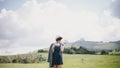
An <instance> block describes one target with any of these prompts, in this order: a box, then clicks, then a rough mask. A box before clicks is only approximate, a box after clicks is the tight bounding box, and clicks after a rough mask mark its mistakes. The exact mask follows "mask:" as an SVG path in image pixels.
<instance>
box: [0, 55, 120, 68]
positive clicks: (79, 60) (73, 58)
mask: <svg viewBox="0 0 120 68" xmlns="http://www.w3.org/2000/svg"><path fill="white" fill-rule="evenodd" d="M43 55H45V56H47V54H43ZM119 58H120V56H111V55H66V54H64V65H63V68H119V67H120V59H119ZM0 68H48V63H47V62H42V63H36V64H0Z"/></svg>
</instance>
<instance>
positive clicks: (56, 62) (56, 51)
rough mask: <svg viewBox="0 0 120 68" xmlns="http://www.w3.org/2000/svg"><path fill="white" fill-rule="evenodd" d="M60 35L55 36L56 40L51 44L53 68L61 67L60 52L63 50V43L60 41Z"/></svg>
mask: <svg viewBox="0 0 120 68" xmlns="http://www.w3.org/2000/svg"><path fill="white" fill-rule="evenodd" d="M61 40H62V37H60V36H59V37H57V38H56V42H55V43H54V44H53V45H52V53H53V54H52V66H53V67H54V68H62V64H63V60H62V52H63V50H64V45H63V43H62V42H61Z"/></svg>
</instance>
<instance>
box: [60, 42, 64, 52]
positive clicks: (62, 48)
mask: <svg viewBox="0 0 120 68" xmlns="http://www.w3.org/2000/svg"><path fill="white" fill-rule="evenodd" d="M63 51H64V44H61V52H63Z"/></svg>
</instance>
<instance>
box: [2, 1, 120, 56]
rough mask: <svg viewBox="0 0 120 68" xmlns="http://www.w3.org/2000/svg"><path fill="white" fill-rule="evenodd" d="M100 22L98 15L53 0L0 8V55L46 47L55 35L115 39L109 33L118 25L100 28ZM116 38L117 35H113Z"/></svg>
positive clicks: (98, 39) (72, 37)
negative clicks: (13, 7) (7, 8)
mask: <svg viewBox="0 0 120 68" xmlns="http://www.w3.org/2000/svg"><path fill="white" fill-rule="evenodd" d="M105 14H106V13H105ZM105 16H106V15H105ZM106 17H107V16H106ZM109 19H110V18H109ZM99 21H100V19H99V16H98V15H97V14H96V13H95V12H90V11H85V10H83V11H72V10H69V9H68V8H67V6H66V5H64V4H61V3H58V2H56V1H54V0H49V1H48V2H46V3H38V2H37V1H36V0H30V1H27V2H26V3H24V4H23V5H22V6H21V7H20V8H18V9H16V10H14V11H12V10H6V9H2V10H1V13H0V26H1V27H0V47H2V48H0V49H1V50H0V54H16V53H25V52H28V51H31V50H35V49H39V48H45V47H48V46H49V45H50V43H51V42H53V41H54V38H55V37H56V35H61V36H63V37H64V39H66V40H68V41H75V40H78V39H80V38H85V39H87V40H93V41H101V40H103V41H104V40H105V41H106V40H108V39H109V40H112V39H114V37H113V38H111V37H110V36H111V32H112V31H114V30H116V29H117V28H115V29H113V30H111V29H110V30H109V28H110V26H109V27H107V28H103V27H101V25H99V24H100V23H99ZM111 25H112V24H111ZM114 26H118V25H117V24H114ZM104 29H105V30H104ZM106 30H107V31H106ZM108 33H110V35H109V34H108ZM107 35H109V36H107ZM106 36H107V37H106ZM104 37H105V38H104ZM118 37H119V35H118V34H117V35H116V37H115V38H117V39H118ZM7 46H9V47H7ZM6 47H7V48H6ZM26 50H27V51H26Z"/></svg>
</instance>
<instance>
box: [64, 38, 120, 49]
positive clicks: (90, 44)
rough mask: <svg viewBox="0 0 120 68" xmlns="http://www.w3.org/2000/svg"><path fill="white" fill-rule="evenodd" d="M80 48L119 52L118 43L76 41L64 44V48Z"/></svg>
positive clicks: (119, 45)
mask: <svg viewBox="0 0 120 68" xmlns="http://www.w3.org/2000/svg"><path fill="white" fill-rule="evenodd" d="M80 46H82V47H85V48H87V49H88V50H90V51H99V50H120V41H112V42H95V41H85V40H78V41H75V42H73V43H66V44H65V47H80Z"/></svg>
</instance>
